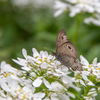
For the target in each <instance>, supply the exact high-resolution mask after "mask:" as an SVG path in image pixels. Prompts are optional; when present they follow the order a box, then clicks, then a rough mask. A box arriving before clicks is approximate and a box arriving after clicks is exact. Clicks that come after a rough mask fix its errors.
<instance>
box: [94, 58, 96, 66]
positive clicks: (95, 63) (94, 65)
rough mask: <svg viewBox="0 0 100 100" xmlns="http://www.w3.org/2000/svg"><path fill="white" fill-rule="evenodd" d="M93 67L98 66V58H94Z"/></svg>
mask: <svg viewBox="0 0 100 100" xmlns="http://www.w3.org/2000/svg"><path fill="white" fill-rule="evenodd" d="M93 66H97V58H94V60H93Z"/></svg>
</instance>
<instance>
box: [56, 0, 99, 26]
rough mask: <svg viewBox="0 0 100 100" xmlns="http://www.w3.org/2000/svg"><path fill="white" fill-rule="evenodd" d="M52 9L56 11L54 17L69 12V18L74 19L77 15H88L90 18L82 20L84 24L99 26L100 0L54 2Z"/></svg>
mask: <svg viewBox="0 0 100 100" xmlns="http://www.w3.org/2000/svg"><path fill="white" fill-rule="evenodd" d="M54 8H55V9H57V11H56V12H55V14H54V16H55V17H57V16H59V15H60V14H62V13H63V12H64V11H69V12H70V14H69V15H70V17H74V16H75V15H76V14H79V13H86V14H87V13H88V14H90V17H88V18H86V19H84V22H85V23H86V24H89V23H93V24H95V25H97V26H100V0H64V1H60V0H56V1H55V6H54ZM88 14H87V15H88ZM91 15H92V17H91Z"/></svg>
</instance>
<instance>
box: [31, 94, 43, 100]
mask: <svg viewBox="0 0 100 100" xmlns="http://www.w3.org/2000/svg"><path fill="white" fill-rule="evenodd" d="M44 96H45V93H41V92H40V93H35V94H33V97H34V98H35V99H36V100H38V99H42V98H43V97H44Z"/></svg>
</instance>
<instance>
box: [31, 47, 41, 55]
mask: <svg viewBox="0 0 100 100" xmlns="http://www.w3.org/2000/svg"><path fill="white" fill-rule="evenodd" d="M32 51H33V57H37V56H38V57H39V56H40V55H39V53H38V52H37V50H36V49H35V48H32Z"/></svg>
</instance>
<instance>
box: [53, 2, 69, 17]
mask: <svg viewBox="0 0 100 100" xmlns="http://www.w3.org/2000/svg"><path fill="white" fill-rule="evenodd" d="M67 6H68V5H67V4H65V3H63V2H61V1H55V6H54V8H55V9H58V11H56V12H55V14H54V16H55V17H57V16H59V15H60V14H62V13H63V12H64V11H65V10H66V8H67Z"/></svg>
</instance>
